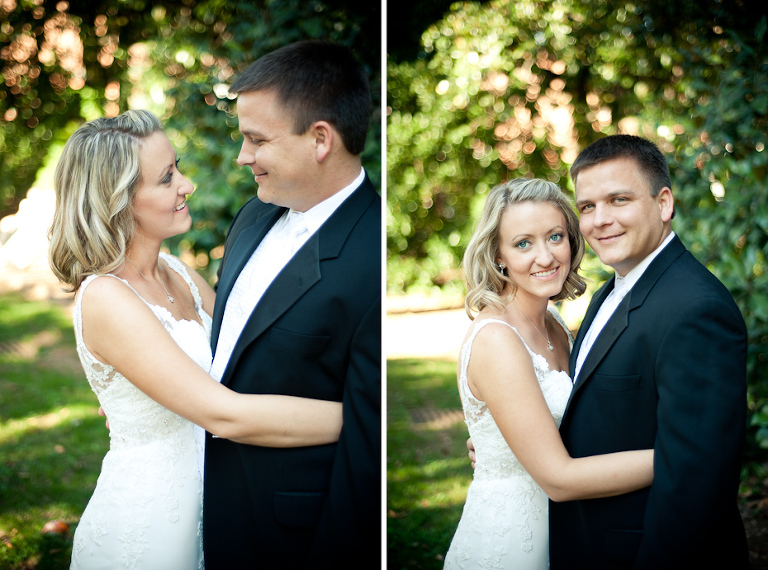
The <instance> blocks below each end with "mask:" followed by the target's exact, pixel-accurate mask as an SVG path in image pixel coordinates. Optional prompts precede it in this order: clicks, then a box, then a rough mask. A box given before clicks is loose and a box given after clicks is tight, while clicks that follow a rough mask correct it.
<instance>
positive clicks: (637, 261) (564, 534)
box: [550, 135, 748, 570]
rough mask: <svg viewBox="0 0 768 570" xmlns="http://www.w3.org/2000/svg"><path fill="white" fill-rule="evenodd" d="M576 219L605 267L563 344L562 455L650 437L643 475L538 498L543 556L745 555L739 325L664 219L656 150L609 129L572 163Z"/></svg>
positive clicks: (652, 564) (626, 560) (721, 562)
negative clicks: (574, 494)
mask: <svg viewBox="0 0 768 570" xmlns="http://www.w3.org/2000/svg"><path fill="white" fill-rule="evenodd" d="M571 177H572V179H573V181H574V185H575V189H576V205H577V208H578V210H579V213H580V227H581V231H582V233H583V234H584V237H585V238H586V240H587V242H588V243H589V245H590V246H591V247H592V249H593V250H594V251H595V253H596V254H597V255H598V257H600V260H601V261H602V262H603V263H604V264H606V265H609V266H610V267H612V268H613V269H615V271H616V275H615V277H614V278H613V279H611V280H609V281H608V283H606V284H605V285H604V286H603V287H602V288H601V289H600V290H599V291H598V292H597V293H596V294H595V296H594V297H593V299H592V302H591V303H590V305H589V308H588V309H587V313H586V315H585V317H584V321H583V323H582V325H581V328H580V330H579V333H578V336H577V338H576V341H575V343H574V346H573V351H572V353H571V362H570V368H571V370H570V372H571V376H572V377H573V378H574V388H573V393H572V395H571V399H570V401H569V404H568V407H567V409H566V411H565V415H564V417H563V421H562V424H561V427H560V433H561V435H562V438H563V442H564V443H565V446H566V448H567V449H568V451H569V452H570V454H571V456H572V457H584V456H589V455H597V454H602V453H610V452H613V451H621V450H629V449H643V448H653V449H654V450H655V456H654V480H653V484H652V485H651V487H649V488H647V489H643V490H640V491H636V492H634V493H630V494H626V495H621V496H617V497H611V498H606V499H593V500H584V501H573V502H565V503H550V560H551V568H553V569H554V570H557V569H561V568H568V569H574V568H589V569H595V568H648V569H651V568H652V569H658V568H675V569H679V568H746V567H748V551H747V544H746V538H745V533H744V527H743V524H742V521H741V517H740V515H739V511H738V508H737V502H736V499H737V492H738V486H739V476H740V471H741V452H742V445H743V441H744V431H745V414H746V344H747V343H746V330H745V325H744V320H743V318H742V316H741V314H740V312H739V310H738V308H737V306H736V304H735V303H734V301H733V299H732V297H731V295H730V294H729V292H728V291H727V290H726V288H725V287H724V286H723V285H722V284H721V283H720V282H719V281H718V280H717V279H716V278H715V277H714V276H713V275H712V274H711V273H710V272H709V271H708V270H707V269H706V268H705V267H703V266H702V265H701V264H700V263H698V262H697V261H696V260H695V259H694V258H693V256H692V255H691V254H690V253H689V252H688V251H687V250H686V248H685V247H684V246H683V244H682V243H681V241H680V239H679V238H678V237H676V236H675V234H674V233H673V232H672V228H671V220H672V217H673V215H674V201H673V197H672V192H671V190H670V179H669V169H668V166H667V163H666V160H665V159H664V156H663V155H662V154H661V152H660V151H659V149H658V148H657V147H656V146H655V145H654V144H653V143H651V142H649V141H647V140H645V139H642V138H640V137H634V136H628V135H616V136H609V137H606V138H604V139H601V140H598V141H597V142H595V143H593V144H591V145H589V146H588V147H587V148H586V149H584V151H582V153H581V154H580V155H579V157H578V158H577V159H576V161H575V162H574V164H573V167H572V168H571Z"/></svg>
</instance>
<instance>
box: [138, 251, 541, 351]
mask: <svg viewBox="0 0 768 570" xmlns="http://www.w3.org/2000/svg"><path fill="white" fill-rule="evenodd" d="M125 259H128V256H127V255H126V256H125ZM128 263H130V264H131V265H133V266H134V267H136V264H135V263H134V262H133V261H131V260H130V259H128ZM136 271H138V272H139V275H141V276H142V277H144V281H146V282H147V283H149V284H150V285H154V286H155V287H157V288H158V289H160V287H158V285H157V283H152V281H150V280H149V279H147V277H146V275H144V274H143V273H142V272H141V269H139V268H138V267H136ZM157 273H158V275H160V283H162V284H163V289H164V290H165V295H166V296H167V297H168V300H169V301H170V302H171V303H173V297H171V294H170V293H169V292H168V288H167V287H166V286H165V279H163V274H162V273H160V267H158V268H157ZM518 308H519V307H518ZM526 318H528V317H526ZM531 324H533V323H531ZM549 350H552V349H551V348H550V349H549Z"/></svg>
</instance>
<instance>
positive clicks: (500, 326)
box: [464, 313, 527, 359]
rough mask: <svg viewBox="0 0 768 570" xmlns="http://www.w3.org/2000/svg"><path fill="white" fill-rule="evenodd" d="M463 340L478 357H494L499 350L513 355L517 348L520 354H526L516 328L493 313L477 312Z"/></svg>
mask: <svg viewBox="0 0 768 570" xmlns="http://www.w3.org/2000/svg"><path fill="white" fill-rule="evenodd" d="M464 342H465V343H466V344H469V345H470V346H471V350H472V353H473V355H474V356H475V357H476V358H478V359H480V358H483V355H488V356H489V357H491V358H496V357H497V356H495V355H498V354H499V353H500V352H503V353H504V354H505V355H507V356H515V354H516V353H517V352H518V349H521V350H520V351H519V352H520V354H521V355H526V354H527V351H526V350H525V345H524V344H523V342H522V339H521V338H520V335H519V333H518V332H517V329H515V328H514V327H513V326H512V325H511V324H510V323H508V322H507V321H506V320H504V319H503V318H501V317H499V316H498V315H495V314H487V315H483V314H482V313H481V314H479V315H478V316H477V318H476V319H475V320H474V322H473V323H472V325H471V326H470V328H469V331H468V332H467V337H466V339H465V341H464Z"/></svg>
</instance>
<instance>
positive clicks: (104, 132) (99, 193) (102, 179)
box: [48, 111, 163, 292]
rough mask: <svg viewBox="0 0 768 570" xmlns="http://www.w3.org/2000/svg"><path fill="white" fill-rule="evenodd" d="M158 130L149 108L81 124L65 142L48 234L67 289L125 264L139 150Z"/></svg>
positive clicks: (54, 262)
mask: <svg viewBox="0 0 768 570" xmlns="http://www.w3.org/2000/svg"><path fill="white" fill-rule="evenodd" d="M162 130H163V126H162V124H161V123H160V120H159V119H158V118H157V117H156V116H155V115H153V114H152V113H150V112H149V111H126V112H125V113H123V114H121V115H119V116H117V117H113V118H102V119H96V120H94V121H90V122H88V123H86V124H85V125H83V126H82V127H80V128H79V129H78V130H77V131H76V132H75V134H73V135H72V136H71V137H70V138H69V140H68V141H67V144H66V145H65V147H64V152H63V153H62V155H61V158H60V159H59V162H58V164H57V165H56V174H55V178H54V190H55V192H56V212H55V214H54V217H53V225H52V226H51V229H50V231H49V234H48V235H49V237H50V240H51V244H50V247H49V249H48V261H49V263H50V265H51V268H52V269H53V272H54V273H55V274H56V277H58V278H59V279H60V280H61V281H62V282H64V283H65V284H67V285H69V287H68V288H67V289H66V290H67V291H70V292H71V291H77V289H78V288H79V287H80V284H81V283H82V282H83V279H85V278H86V277H87V276H88V275H93V274H100V273H109V272H112V271H115V270H118V269H119V268H120V267H121V266H122V265H123V264H124V263H125V252H126V249H127V248H128V246H129V245H130V244H131V241H132V240H133V236H134V231H135V218H134V211H133V199H134V196H135V195H136V191H137V190H138V188H139V186H140V184H141V169H140V165H139V149H140V148H141V145H142V142H143V141H144V139H146V138H147V137H149V136H150V135H151V134H153V133H156V132H162Z"/></svg>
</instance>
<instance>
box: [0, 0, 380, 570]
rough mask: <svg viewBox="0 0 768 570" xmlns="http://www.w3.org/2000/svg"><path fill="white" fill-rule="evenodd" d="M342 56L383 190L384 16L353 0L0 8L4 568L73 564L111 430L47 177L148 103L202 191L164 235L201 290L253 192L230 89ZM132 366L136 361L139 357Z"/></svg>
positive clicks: (371, 170)
mask: <svg viewBox="0 0 768 570" xmlns="http://www.w3.org/2000/svg"><path fill="white" fill-rule="evenodd" d="M310 38H323V39H331V40H336V41H339V42H340V43H343V44H345V45H348V46H349V47H351V48H352V49H353V50H354V52H355V54H356V56H357V57H358V59H359V61H360V62H361V63H362V64H363V65H364V67H365V69H366V71H367V73H368V76H369V78H370V83H371V92H372V96H373V106H374V109H375V111H374V113H373V115H372V117H371V128H370V131H369V138H368V141H367V144H366V150H365V153H364V155H363V164H364V165H365V167H366V170H367V172H368V174H369V176H370V177H371V179H372V181H373V183H374V185H375V186H376V187H377V188H378V189H381V174H382V172H381V152H382V150H381V112H380V109H381V85H382V81H381V74H382V70H381V40H382V36H381V7H380V5H379V3H378V2H376V3H358V2H352V1H351V0H323V1H319V0H317V1H316V0H301V1H299V0H279V1H278V0H251V1H243V0H172V1H164V0H154V1H153V2H147V1H145V0H95V1H73V2H67V1H55V0H54V1H51V0H0V79H1V80H2V81H0V568H1V569H5V568H14V569H22V568H23V569H27V568H68V567H69V556H70V550H71V537H72V531H73V529H74V527H75V525H76V524H77V521H78V520H79V517H80V514H81V513H82V511H83V509H84V508H85V505H86V503H87V501H88V498H89V497H90V495H91V493H92V491H93V487H94V485H95V484H96V478H97V476H98V473H99V470H100V465H101V459H102V457H103V455H104V453H106V450H107V447H108V432H107V430H106V429H105V428H104V421H103V418H100V417H99V416H98V415H97V413H96V411H97V408H98V402H97V400H96V397H95V396H94V395H93V394H92V393H91V391H90V388H89V387H88V384H87V382H86V380H85V376H84V374H83V372H82V369H81V367H80V363H79V361H78V359H77V355H76V353H75V341H74V335H73V333H72V321H71V312H70V310H71V295H65V294H63V293H62V292H61V290H60V288H59V285H58V283H57V282H56V280H55V279H54V278H53V276H52V274H51V272H50V270H49V269H48V264H47V257H46V256H47V247H48V243H47V231H48V227H49V226H50V221H51V216H52V213H53V208H54V197H53V192H52V180H53V171H54V168H55V165H56V162H57V160H58V157H59V155H60V153H61V150H62V147H63V145H64V143H65V142H66V140H67V139H68V137H69V136H70V135H71V134H72V133H73V132H74V131H75V130H76V129H77V128H78V127H79V126H80V125H81V124H82V123H83V122H84V121H87V120H91V119H94V118H97V117H102V116H115V115H117V114H119V113H121V112H123V111H125V110H127V109H149V110H151V111H153V112H154V113H155V114H157V115H158V116H159V117H160V118H161V120H162V121H163V123H164V124H165V125H166V133H167V134H168V136H169V138H170V140H171V142H172V143H173V145H174V147H175V148H176V151H177V152H178V155H179V157H180V159H181V162H180V164H179V168H180V170H181V171H182V172H183V173H184V175H185V176H187V177H188V178H189V179H190V180H191V181H192V183H193V184H194V185H195V187H196V192H195V194H194V195H193V196H192V197H191V198H190V200H189V202H188V203H189V207H190V212H191V215H192V218H193V220H194V225H193V228H192V230H191V231H190V232H188V233H187V234H185V235H183V236H179V237H177V238H175V239H172V240H168V241H167V242H166V244H165V246H166V249H168V250H170V251H172V252H173V253H175V254H177V255H180V256H181V257H182V258H183V259H184V260H185V261H186V262H187V263H189V264H190V265H192V266H193V267H195V268H196V269H197V270H198V271H200V272H201V273H202V274H203V275H205V276H207V277H208V278H209V279H210V280H213V279H215V274H216V270H217V269H218V264H219V262H220V258H221V255H222V252H223V243H224V235H225V232H226V229H227V228H228V226H229V224H230V221H231V219H232V217H233V215H234V214H235V212H236V211H237V210H238V209H239V208H240V206H241V205H242V204H243V203H245V201H246V200H248V199H249V198H250V197H252V196H253V195H255V192H256V188H255V185H254V182H253V177H252V176H251V175H250V174H249V172H248V170H247V169H240V168H239V167H238V166H237V165H236V164H235V159H236V157H237V154H238V152H239V147H240V137H239V134H238V132H237V119H236V114H235V101H234V99H233V98H231V97H230V96H229V94H228V90H227V87H228V85H229V84H230V83H231V82H232V81H233V80H234V78H235V77H236V76H237V75H238V74H239V73H240V72H241V71H242V70H243V69H245V67H247V66H248V64H250V63H251V62H253V61H254V60H255V59H257V58H258V57H260V56H261V55H263V54H265V53H267V52H270V51H272V50H274V49H276V48H278V47H280V46H282V45H285V44H288V43H290V42H294V41H298V40H303V39H310ZM137 357H140V355H137Z"/></svg>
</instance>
